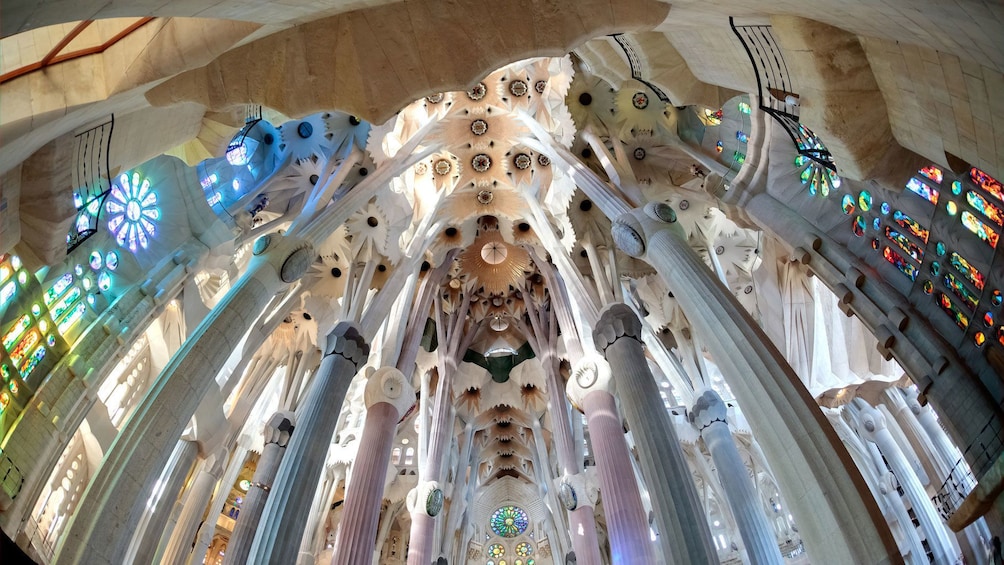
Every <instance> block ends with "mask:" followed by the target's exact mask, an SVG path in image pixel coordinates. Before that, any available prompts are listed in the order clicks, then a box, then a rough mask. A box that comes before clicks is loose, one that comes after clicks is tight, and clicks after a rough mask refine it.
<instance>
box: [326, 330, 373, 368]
mask: <svg viewBox="0 0 1004 565" xmlns="http://www.w3.org/2000/svg"><path fill="white" fill-rule="evenodd" d="M369 354H370V346H369V344H367V343H366V340H365V339H364V338H363V336H362V334H361V333H359V328H357V327H356V325H355V324H353V323H351V322H339V323H338V325H337V326H335V329H333V330H331V333H329V334H328V344H327V348H325V355H341V356H342V357H344V358H345V359H348V360H349V361H351V362H352V363H353V364H354V365H355V366H356V369H358V368H359V366H360V365H362V364H363V363H365V362H366V359H367V358H369Z"/></svg>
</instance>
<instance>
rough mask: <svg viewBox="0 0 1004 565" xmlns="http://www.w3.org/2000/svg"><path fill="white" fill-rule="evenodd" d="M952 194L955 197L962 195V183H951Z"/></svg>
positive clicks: (954, 181) (955, 181)
mask: <svg viewBox="0 0 1004 565" xmlns="http://www.w3.org/2000/svg"><path fill="white" fill-rule="evenodd" d="M952 194H954V195H956V196H958V195H960V194H962V181H957V180H953V181H952Z"/></svg>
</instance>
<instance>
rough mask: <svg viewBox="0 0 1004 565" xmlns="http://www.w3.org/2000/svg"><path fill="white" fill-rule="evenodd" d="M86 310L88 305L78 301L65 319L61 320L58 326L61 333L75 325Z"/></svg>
mask: <svg viewBox="0 0 1004 565" xmlns="http://www.w3.org/2000/svg"><path fill="white" fill-rule="evenodd" d="M86 311H87V306H85V305H84V303H83V302H78V303H77V305H76V306H74V307H73V310H70V312H69V313H68V314H67V315H66V317H65V318H63V321H62V322H59V325H58V326H56V328H57V329H58V330H59V333H61V334H65V333H66V332H67V331H68V330H69V329H70V328H72V327H73V325H74V324H76V323H77V321H78V320H80V318H81V317H83V315H84V312H86Z"/></svg>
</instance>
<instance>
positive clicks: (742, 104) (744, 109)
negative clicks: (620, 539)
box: [739, 102, 752, 115]
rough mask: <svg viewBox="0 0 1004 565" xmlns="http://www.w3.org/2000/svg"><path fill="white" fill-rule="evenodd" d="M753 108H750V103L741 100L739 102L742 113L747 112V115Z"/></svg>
mask: <svg viewBox="0 0 1004 565" xmlns="http://www.w3.org/2000/svg"><path fill="white" fill-rule="evenodd" d="M751 110H752V109H751V108H750V105H749V104H747V103H746V102H740V103H739V112H740V113H741V114H747V115H749V113H750V111H751Z"/></svg>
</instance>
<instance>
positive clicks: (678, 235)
mask: <svg viewBox="0 0 1004 565" xmlns="http://www.w3.org/2000/svg"><path fill="white" fill-rule="evenodd" d="M675 224H676V213H675V212H674V211H673V209H672V208H671V207H669V206H668V205H665V204H656V203H652V204H649V205H647V206H646V207H645V209H644V210H634V211H631V212H628V213H627V214H624V215H622V216H620V217H619V218H617V219H616V220H615V221H614V224H613V228H612V233H613V235H614V240H615V241H616V243H617V246H618V247H619V248H620V249H621V250H623V251H624V252H625V253H627V254H629V255H631V256H634V257H638V258H641V259H643V260H645V261H647V262H648V263H650V264H651V265H652V266H653V267H654V268H655V270H656V271H657V272H658V273H659V276H661V277H662V278H663V280H665V281H666V284H667V286H669V288H670V289H671V290H672V291H673V294H674V295H675V297H676V301H677V303H679V305H680V308H681V309H682V310H683V313H684V314H685V315H686V316H687V319H688V320H690V323H691V325H692V326H693V328H694V330H695V332H696V333H697V334H698V335H700V337H701V340H702V343H703V344H704V345H705V346H706V347H707V348H708V350H709V351H710V352H711V355H712V356H713V357H714V359H715V362H716V363H717V364H718V366H719V368H721V370H722V374H723V375H724V376H725V380H726V381H727V382H728V384H729V388H730V389H731V390H732V392H734V393H735V395H736V399H737V400H738V401H739V403H740V405H743V406H755V407H756V408H757V409H756V410H750V411H749V412H747V413H745V416H746V418H747V420H749V423H750V426H751V427H752V429H753V433H754V434H755V435H756V437H757V439H758V440H759V442H760V445H761V446H762V448H763V451H764V453H765V454H766V455H767V457H768V460H769V461H771V462H773V463H774V470H775V473H776V476H777V479H778V483H779V486H780V487H781V489H782V491H783V494H784V498H785V499H786V500H787V501H788V504H789V506H790V507H791V510H792V513H793V514H794V515H795V520H796V521H797V522H798V524H799V526H800V530H801V534H802V535H803V537H804V539H805V542H806V546H807V547H808V549H809V552H810V553H812V554H815V555H818V556H819V557H818V559H825V560H827V561H830V562H834V563H838V562H839V563H886V562H895V563H898V562H901V561H902V557H901V556H900V555H899V550H898V548H897V547H896V541H895V539H893V537H892V533H891V532H890V531H889V526H888V525H887V524H886V522H885V519H884V517H883V516H882V513H881V512H880V511H879V508H878V506H877V505H876V504H875V501H874V499H872V497H871V494H870V492H869V491H868V486H867V485H866V484H865V482H864V479H863V478H862V477H861V474H860V473H859V472H858V470H857V469H856V468H855V467H854V464H853V461H852V460H851V458H850V455H849V454H848V453H847V450H846V449H845V448H844V446H843V445H842V444H841V443H840V440H839V438H838V437H837V435H836V433H835V432H834V431H833V427H832V426H830V424H829V423H828V422H827V421H826V419H825V417H824V416H823V414H822V412H820V410H819V406H818V405H817V404H816V402H815V401H814V400H813V398H812V396H811V395H810V394H809V392H808V390H806V388H805V385H804V384H802V382H801V380H800V379H799V378H798V375H796V374H795V373H794V371H792V369H791V366H790V365H788V363H787V362H786V361H785V360H784V357H783V356H782V355H781V353H780V352H778V350H777V348H776V347H774V345H773V344H771V343H770V340H769V339H768V338H767V336H766V334H764V332H763V330H762V329H760V327H759V326H758V325H757V324H756V322H755V321H754V320H753V319H752V318H751V317H750V315H749V313H748V312H746V310H745V309H744V308H743V307H742V306H741V305H740V304H739V303H738V302H737V301H736V298H735V297H734V296H733V295H732V293H731V292H729V290H728V289H727V288H725V286H723V285H722V283H721V281H719V280H718V279H717V278H716V277H715V276H714V275H713V274H712V273H711V271H709V270H708V267H707V265H705V264H704V261H702V260H701V258H700V257H698V255H697V253H696V252H694V250H693V249H691V248H690V246H689V245H687V241H686V236H685V234H683V233H682V232H683V230H682V228H680V227H679V226H678V225H676V226H675V227H674V225H675ZM656 396H657V397H658V395H656ZM782 462H783V463H782Z"/></svg>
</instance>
